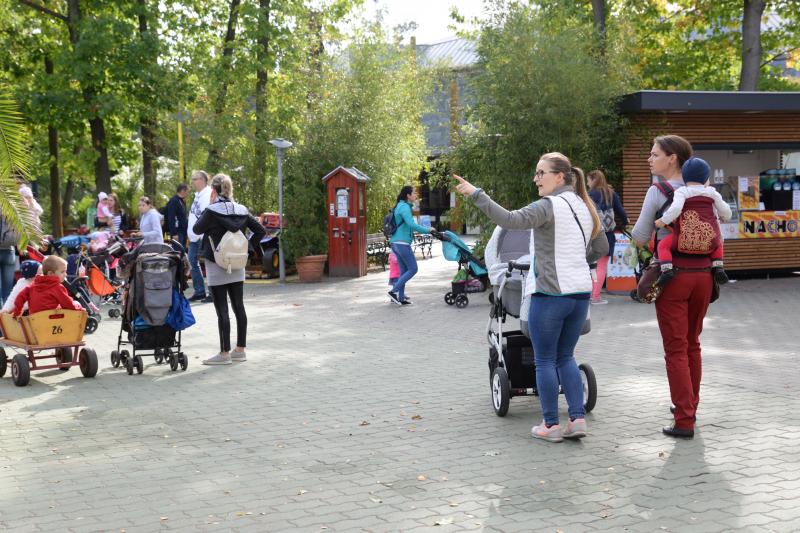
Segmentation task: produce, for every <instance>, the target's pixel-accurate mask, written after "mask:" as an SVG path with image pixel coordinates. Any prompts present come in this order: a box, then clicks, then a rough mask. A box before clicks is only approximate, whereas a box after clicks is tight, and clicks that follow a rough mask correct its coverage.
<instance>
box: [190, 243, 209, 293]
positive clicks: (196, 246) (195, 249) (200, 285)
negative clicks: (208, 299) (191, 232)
mask: <svg viewBox="0 0 800 533" xmlns="http://www.w3.org/2000/svg"><path fill="white" fill-rule="evenodd" d="M202 243H203V240H202V239H200V240H199V241H194V242H190V243H189V265H190V266H191V267H192V286H193V287H194V293H195V294H200V295H205V293H206V283H205V280H204V279H203V271H202V270H200V261H199V260H198V257H199V255H200V246H201V244H202Z"/></svg>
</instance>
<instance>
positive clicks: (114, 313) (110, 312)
mask: <svg viewBox="0 0 800 533" xmlns="http://www.w3.org/2000/svg"><path fill="white" fill-rule="evenodd" d="M108 316H109V318H119V317H120V316H121V313H120V312H119V309H116V308H114V309H109V310H108Z"/></svg>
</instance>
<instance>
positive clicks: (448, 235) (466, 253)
mask: <svg viewBox="0 0 800 533" xmlns="http://www.w3.org/2000/svg"><path fill="white" fill-rule="evenodd" d="M442 255H444V258H445V259H447V260H448V261H458V262H463V263H469V266H470V268H471V269H472V272H473V274H475V275H476V276H482V275H484V274H486V268H485V267H484V265H483V263H482V262H481V260H480V259H478V258H477V257H475V256H474V255H473V254H472V249H471V248H470V247H469V245H468V244H467V243H465V242H464V241H462V240H461V239H460V238H459V236H458V235H456V234H455V233H453V232H452V231H445V232H444V234H443V235H442Z"/></svg>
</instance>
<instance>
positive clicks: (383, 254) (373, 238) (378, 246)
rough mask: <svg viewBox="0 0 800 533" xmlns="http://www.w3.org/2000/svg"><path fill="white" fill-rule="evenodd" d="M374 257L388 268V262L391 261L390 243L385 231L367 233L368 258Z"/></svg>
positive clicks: (384, 267) (382, 265)
mask: <svg viewBox="0 0 800 533" xmlns="http://www.w3.org/2000/svg"><path fill="white" fill-rule="evenodd" d="M369 258H372V259H374V260H376V261H378V262H379V263H380V264H381V267H382V268H383V270H386V263H387V262H388V261H389V243H388V242H387V241H386V237H385V236H384V235H383V233H369V234H367V259H369Z"/></svg>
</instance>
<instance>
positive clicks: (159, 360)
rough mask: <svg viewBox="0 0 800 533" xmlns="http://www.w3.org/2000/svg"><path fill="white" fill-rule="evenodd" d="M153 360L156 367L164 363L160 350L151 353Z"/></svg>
mask: <svg viewBox="0 0 800 533" xmlns="http://www.w3.org/2000/svg"><path fill="white" fill-rule="evenodd" d="M153 359H155V361H156V364H157V365H160V364H161V363H163V362H164V355H163V354H162V353H161V348H156V351H155V352H154V353H153Z"/></svg>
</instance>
